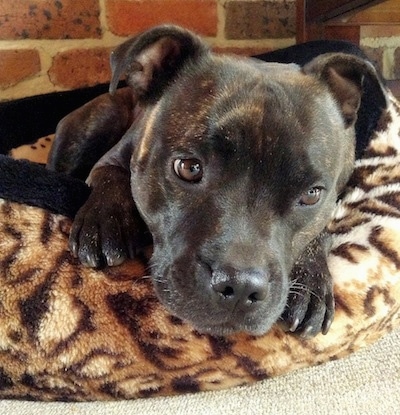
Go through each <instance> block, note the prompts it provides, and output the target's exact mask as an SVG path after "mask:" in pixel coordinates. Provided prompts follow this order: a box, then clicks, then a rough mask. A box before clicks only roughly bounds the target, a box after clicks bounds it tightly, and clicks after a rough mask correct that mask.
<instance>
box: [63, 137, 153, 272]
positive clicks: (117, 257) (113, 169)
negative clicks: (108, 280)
mask: <svg viewBox="0 0 400 415" xmlns="http://www.w3.org/2000/svg"><path fill="white" fill-rule="evenodd" d="M131 153H132V140H131V139H130V138H124V139H123V140H121V141H120V142H119V143H118V144H117V145H116V146H115V147H114V148H113V149H112V150H111V151H110V152H109V153H107V154H106V155H105V156H104V157H103V159H101V160H100V161H99V163H98V164H97V165H96V167H95V168H94V169H93V170H92V172H91V174H90V176H89V178H88V183H89V185H90V186H91V188H92V192H91V194H90V196H89V198H88V200H87V201H86V203H85V204H84V205H83V206H82V207H81V209H80V210H79V211H78V213H77V215H76V217H75V220H74V223H73V226H72V229H71V234H70V249H71V252H72V253H73V255H74V256H75V257H78V258H79V259H80V261H81V262H82V263H83V264H84V265H87V266H90V267H102V266H104V265H119V264H121V263H122V262H123V261H124V260H125V259H127V258H128V257H129V258H133V257H134V256H135V254H136V251H137V249H139V248H140V247H143V246H144V245H146V244H147V243H150V241H151V237H150V234H149V233H148V232H147V231H146V229H147V228H146V225H145V224H144V222H143V220H142V219H141V217H140V214H139V212H138V211H137V208H136V205H135V203H134V201H133V198H132V193H131V186H130V170H129V157H130V154H131Z"/></svg>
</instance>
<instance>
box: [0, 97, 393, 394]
mask: <svg viewBox="0 0 400 415" xmlns="http://www.w3.org/2000/svg"><path fill="white" fill-rule="evenodd" d="M388 99H389V101H390V105H389V107H388V110H387V111H386V112H385V114H384V116H383V117H382V119H381V121H380V124H379V126H378V128H377V130H376V132H375V134H374V136H373V137H372V140H371V143H370V145H369V147H368V149H367V151H366V153H365V156H364V157H363V158H362V159H361V160H359V161H358V162H357V164H356V169H355V171H354V174H353V177H352V179H351V181H350V184H349V185H350V189H349V192H348V193H347V196H346V197H345V198H344V199H343V200H342V201H341V202H340V204H338V207H337V209H336V211H335V214H334V217H333V219H332V222H331V224H330V226H329V230H330V231H331V232H332V233H333V235H334V245H333V247H332V252H331V254H330V257H329V265H330V268H331V270H332V274H333V276H334V281H335V293H336V318H335V320H334V323H333V325H332V328H331V330H330V331H329V333H328V334H327V335H326V336H323V335H318V336H317V337H315V338H313V339H311V340H304V339H300V338H297V337H295V336H293V335H291V334H287V333H285V332H284V331H283V330H282V329H281V328H280V327H279V326H276V327H274V328H273V329H272V330H271V331H270V332H269V333H268V334H266V335H264V336H261V337H253V336H249V335H247V334H237V335H232V336H230V337H226V338H222V337H213V336H209V335H203V334H200V333H198V332H196V331H195V330H193V328H192V327H191V326H189V325H188V324H185V323H183V322H182V321H181V320H179V319H177V318H175V317H173V316H171V315H169V314H168V313H167V312H166V311H165V310H164V308H163V307H162V306H161V304H160V303H159V302H158V300H157V298H156V296H155V294H154V291H153V287H152V284H151V280H150V279H149V277H148V276H147V268H146V263H147V259H148V257H149V256H150V255H151V249H150V248H149V249H148V251H147V252H146V254H144V255H143V257H142V258H138V259H137V260H135V261H129V262H126V263H125V264H123V265H121V266H119V267H116V268H110V269H106V270H104V271H98V270H93V269H88V268H85V267H82V266H81V265H80V264H79V263H78V262H77V261H76V260H75V259H74V258H73V257H72V256H71V255H70V253H69V252H68V249H67V238H68V231H69V228H70V221H69V220H67V219H66V218H64V217H62V216H57V215H53V214H50V213H49V212H46V211H44V210H41V209H38V208H34V207H30V206H26V205H18V204H15V203H11V202H9V201H5V200H2V201H1V202H0V234H1V238H0V253H1V254H0V396H1V397H2V398H19V399H35V400H67V401H90V400H113V399H114V400H115V399H131V398H138V397H150V396H156V395H172V394H182V393H186V392H196V391H206V390H216V389H223V388H229V387H232V386H235V385H243V384H248V383H251V382H255V381H258V380H261V379H266V378H269V377H272V376H276V375H280V374H283V373H287V372H289V371H293V370H295V369H298V368H301V367H305V366H311V365H317V364H320V363H323V362H326V361H329V360H333V359H338V358H342V357H344V356H346V355H348V354H350V353H352V352H354V351H355V350H357V349H359V348H361V347H365V346H366V345H368V344H370V343H372V342H374V341H376V340H377V339H378V338H380V337H381V336H382V335H384V334H385V333H386V332H389V331H391V330H393V329H394V328H395V327H398V326H400V310H399V308H400V248H399V247H400V106H399V103H398V102H397V101H396V100H395V99H394V98H393V97H392V96H391V95H390V94H389V98H388Z"/></svg>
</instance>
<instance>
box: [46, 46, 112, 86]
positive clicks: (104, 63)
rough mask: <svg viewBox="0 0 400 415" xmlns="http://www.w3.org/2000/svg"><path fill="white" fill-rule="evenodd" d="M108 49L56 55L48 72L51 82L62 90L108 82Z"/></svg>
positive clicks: (76, 51) (80, 50)
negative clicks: (62, 88)
mask: <svg viewBox="0 0 400 415" xmlns="http://www.w3.org/2000/svg"><path fill="white" fill-rule="evenodd" d="M109 56H110V49H107V48H92V49H73V50H69V51H66V52H61V53H59V54H57V55H56V56H55V57H54V59H53V64H52V66H51V68H50V70H49V78H50V80H51V82H52V83H53V84H55V85H57V86H62V87H64V88H68V89H73V88H82V87H86V86H92V85H96V84H98V83H103V82H108V81H109V80H110V73H111V72H110V65H109Z"/></svg>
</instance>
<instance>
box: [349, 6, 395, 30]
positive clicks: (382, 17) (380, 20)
mask: <svg viewBox="0 0 400 415" xmlns="http://www.w3.org/2000/svg"><path fill="white" fill-rule="evenodd" d="M344 20H345V21H346V23H349V24H356V23H358V24H387V23H397V24H400V0H387V1H384V2H383V3H381V4H378V5H376V6H373V7H370V8H368V9H365V10H363V11H361V12H358V13H356V14H354V15H351V16H348V17H347V18H345V19H344Z"/></svg>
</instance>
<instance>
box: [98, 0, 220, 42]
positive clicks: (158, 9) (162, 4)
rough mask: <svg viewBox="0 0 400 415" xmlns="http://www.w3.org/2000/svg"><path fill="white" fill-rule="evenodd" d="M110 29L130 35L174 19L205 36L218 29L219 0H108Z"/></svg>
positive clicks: (214, 32)
mask: <svg viewBox="0 0 400 415" xmlns="http://www.w3.org/2000/svg"><path fill="white" fill-rule="evenodd" d="M106 14H107V20H108V25H109V28H110V30H111V31H112V32H113V33H114V34H116V35H118V36H129V35H133V34H136V33H138V32H140V31H143V30H145V29H148V28H149V27H152V26H156V25H159V24H162V23H174V24H177V25H181V26H184V27H186V28H188V29H191V30H194V31H196V32H197V33H199V34H202V35H205V36H215V35H216V33H217V23H218V18H217V1H216V0H145V1H143V0H131V1H130V0H106Z"/></svg>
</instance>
